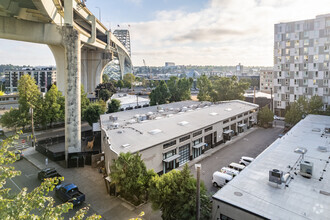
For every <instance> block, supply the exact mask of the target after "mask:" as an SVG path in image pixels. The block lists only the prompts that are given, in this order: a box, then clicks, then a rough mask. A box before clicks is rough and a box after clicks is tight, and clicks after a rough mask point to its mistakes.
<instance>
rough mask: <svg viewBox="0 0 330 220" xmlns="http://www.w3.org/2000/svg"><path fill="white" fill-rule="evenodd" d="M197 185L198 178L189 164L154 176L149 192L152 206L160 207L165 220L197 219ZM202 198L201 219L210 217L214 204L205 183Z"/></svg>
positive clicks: (201, 188) (202, 188) (201, 193)
mask: <svg viewBox="0 0 330 220" xmlns="http://www.w3.org/2000/svg"><path fill="white" fill-rule="evenodd" d="M196 185H197V184H196V179H195V178H193V176H192V174H191V173H190V170H189V168H188V165H187V164H186V165H185V166H184V168H183V169H182V171H177V170H172V171H170V172H168V173H166V174H163V175H162V176H158V175H157V176H154V177H153V178H152V180H151V183H150V192H149V198H150V201H151V204H152V208H153V209H160V210H161V211H162V218H163V219H165V220H176V219H182V220H185V219H187V220H188V219H195V218H196V187H197V186H196ZM200 199H201V200H200V201H201V203H200V204H201V215H200V219H210V217H211V216H210V213H211V208H212V204H211V202H210V198H209V197H208V196H207V194H206V189H205V186H204V184H203V183H202V184H201V187H200Z"/></svg>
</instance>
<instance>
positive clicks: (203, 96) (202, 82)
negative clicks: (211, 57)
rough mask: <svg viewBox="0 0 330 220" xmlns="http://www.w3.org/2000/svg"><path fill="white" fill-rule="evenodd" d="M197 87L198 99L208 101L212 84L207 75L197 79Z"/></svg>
mask: <svg viewBox="0 0 330 220" xmlns="http://www.w3.org/2000/svg"><path fill="white" fill-rule="evenodd" d="M197 88H198V90H199V92H198V95H197V98H198V100H199V101H210V99H211V92H212V84H211V81H210V80H209V78H207V76H205V75H202V76H201V77H199V78H198V79H197Z"/></svg>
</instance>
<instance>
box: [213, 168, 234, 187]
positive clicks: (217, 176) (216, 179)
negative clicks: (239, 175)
mask: <svg viewBox="0 0 330 220" xmlns="http://www.w3.org/2000/svg"><path fill="white" fill-rule="evenodd" d="M232 179H233V177H232V176H231V175H229V174H226V173H221V172H219V171H215V172H214V173H213V176H212V184H213V186H215V187H218V186H220V187H222V186H224V185H226V183H228V182H229V181H230V180H232Z"/></svg>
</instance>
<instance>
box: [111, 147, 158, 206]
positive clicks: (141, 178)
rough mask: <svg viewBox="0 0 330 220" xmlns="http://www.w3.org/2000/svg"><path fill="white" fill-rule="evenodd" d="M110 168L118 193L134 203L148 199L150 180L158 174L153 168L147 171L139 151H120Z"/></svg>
mask: <svg viewBox="0 0 330 220" xmlns="http://www.w3.org/2000/svg"><path fill="white" fill-rule="evenodd" d="M110 170H111V172H110V178H111V181H112V183H113V184H115V186H116V191H117V193H119V194H120V195H121V196H123V197H124V198H126V199H128V200H129V201H131V202H133V203H134V204H140V203H141V202H142V201H145V200H147V194H146V193H147V189H148V188H149V182H150V180H151V178H152V177H153V176H155V175H156V174H155V172H154V171H153V170H149V171H147V168H146V166H145V164H144V162H143V160H142V159H141V155H140V154H139V153H136V154H131V153H130V152H128V153H120V155H119V157H118V158H117V159H116V160H114V163H113V164H112V165H111V166H110Z"/></svg>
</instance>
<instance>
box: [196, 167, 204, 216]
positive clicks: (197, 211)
mask: <svg viewBox="0 0 330 220" xmlns="http://www.w3.org/2000/svg"><path fill="white" fill-rule="evenodd" d="M201 168H202V165H201V164H195V169H196V170H197V183H196V184H197V192H196V193H197V194H196V220H199V219H200V215H201V210H200V209H201V208H200V206H201V201H200V178H201Z"/></svg>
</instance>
